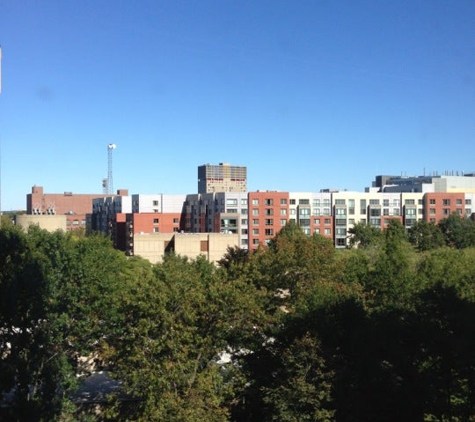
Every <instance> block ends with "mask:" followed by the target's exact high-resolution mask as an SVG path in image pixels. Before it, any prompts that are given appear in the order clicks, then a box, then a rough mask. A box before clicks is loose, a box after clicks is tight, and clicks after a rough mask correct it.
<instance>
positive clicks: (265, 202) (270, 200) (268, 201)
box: [264, 199, 274, 206]
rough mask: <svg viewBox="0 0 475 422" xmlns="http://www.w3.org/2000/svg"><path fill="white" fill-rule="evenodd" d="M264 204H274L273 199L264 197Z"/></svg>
mask: <svg viewBox="0 0 475 422" xmlns="http://www.w3.org/2000/svg"><path fill="white" fill-rule="evenodd" d="M264 204H265V205H267V206H269V205H274V200H273V199H265V200H264Z"/></svg>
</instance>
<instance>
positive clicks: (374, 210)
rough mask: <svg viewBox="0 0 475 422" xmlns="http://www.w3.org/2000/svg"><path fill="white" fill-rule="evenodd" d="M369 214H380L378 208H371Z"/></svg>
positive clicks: (374, 215)
mask: <svg viewBox="0 0 475 422" xmlns="http://www.w3.org/2000/svg"><path fill="white" fill-rule="evenodd" d="M370 215H371V217H379V216H380V215H381V210H380V209H379V208H371V212H370Z"/></svg>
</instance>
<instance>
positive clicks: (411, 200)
mask: <svg viewBox="0 0 475 422" xmlns="http://www.w3.org/2000/svg"><path fill="white" fill-rule="evenodd" d="M415 203H416V202H415V201H414V199H406V200H405V201H404V204H406V205H415Z"/></svg>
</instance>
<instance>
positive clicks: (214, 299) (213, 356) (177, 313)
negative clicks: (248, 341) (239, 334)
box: [105, 255, 256, 422]
mask: <svg viewBox="0 0 475 422" xmlns="http://www.w3.org/2000/svg"><path fill="white" fill-rule="evenodd" d="M223 275H224V274H223V272H221V271H218V270H217V269H216V268H215V267H214V266H213V265H212V264H211V263H209V262H207V261H206V260H205V258H204V257H199V258H197V259H196V260H193V261H190V260H188V259H187V258H183V257H179V256H175V255H169V256H167V257H165V259H164V261H163V262H162V263H160V264H157V265H156V266H154V267H153V275H152V278H151V279H147V280H137V282H138V283H139V285H137V286H136V287H134V286H133V285H131V286H130V287H131V288H132V289H133V291H132V292H131V294H127V297H128V300H127V302H125V301H122V303H121V304H119V306H120V312H121V313H124V314H125V315H126V316H127V317H126V321H127V322H126V326H125V327H124V329H123V330H122V332H121V333H119V334H120V335H118V336H117V337H114V336H111V337H110V338H108V339H105V342H106V347H107V350H108V351H109V361H110V370H111V371H112V373H113V374H114V376H115V377H117V378H118V379H120V380H122V381H123V383H124V384H123V385H124V389H125V391H126V392H127V393H128V394H130V396H131V398H132V399H134V400H135V402H134V405H133V406H131V407H129V408H127V406H126V404H125V407H124V406H123V404H121V403H117V406H116V413H115V414H111V417H112V418H113V419H114V420H128V418H131V419H133V420H164V421H165V420H166V421H171V422H173V421H180V422H186V421H190V422H192V421H197V420H206V421H215V422H220V421H227V420H228V417H229V401H230V400H231V399H232V392H233V385H234V383H235V382H236V381H235V377H234V376H233V373H234V372H235V371H236V370H237V369H236V368H235V367H234V366H233V365H231V364H230V362H229V361H228V360H226V359H224V360H223V356H224V355H225V352H226V351H227V350H229V347H230V344H231V343H232V339H235V338H236V333H235V332H236V331H237V330H242V329H244V327H245V328H246V329H247V330H252V326H253V323H252V315H253V313H254V305H253V301H254V300H255V299H254V298H255V296H256V295H255V292H254V290H253V289H250V287H252V286H251V285H249V284H243V283H241V282H240V281H239V280H232V281H227V280H226V279H225V278H224V277H223Z"/></svg>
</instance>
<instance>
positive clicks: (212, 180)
mask: <svg viewBox="0 0 475 422" xmlns="http://www.w3.org/2000/svg"><path fill="white" fill-rule="evenodd" d="M246 191H247V168H246V167H242V166H232V165H231V164H229V163H219V165H218V166H216V165H212V164H204V165H202V166H199V167H198V193H213V192H246Z"/></svg>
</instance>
